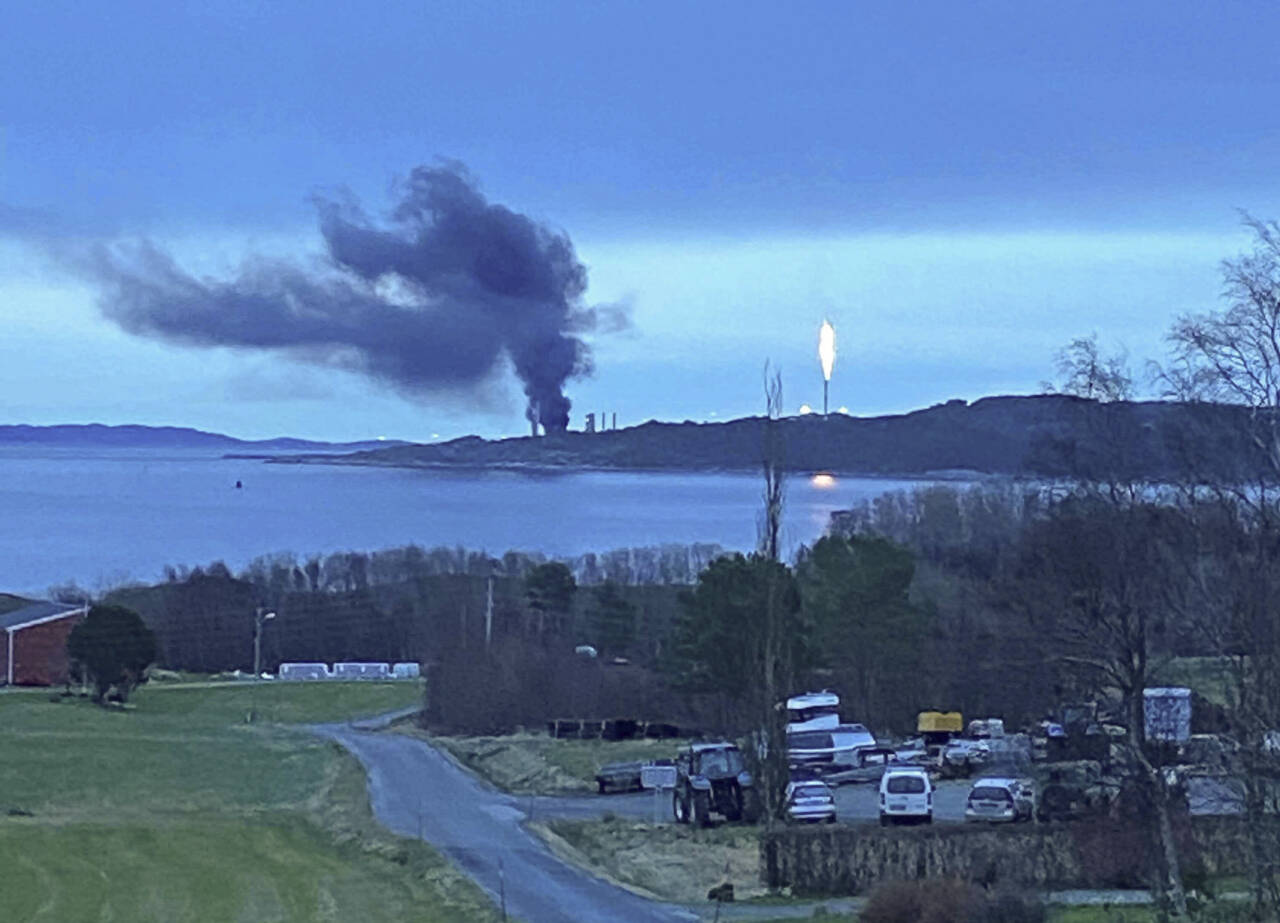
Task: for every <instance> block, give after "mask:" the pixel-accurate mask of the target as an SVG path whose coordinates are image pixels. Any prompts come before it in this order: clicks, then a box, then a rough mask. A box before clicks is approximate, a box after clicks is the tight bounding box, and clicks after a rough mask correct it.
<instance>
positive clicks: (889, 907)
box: [858, 878, 1048, 923]
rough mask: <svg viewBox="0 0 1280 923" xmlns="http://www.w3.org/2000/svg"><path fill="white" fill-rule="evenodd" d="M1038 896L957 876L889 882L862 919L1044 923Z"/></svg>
mask: <svg viewBox="0 0 1280 923" xmlns="http://www.w3.org/2000/svg"><path fill="white" fill-rule="evenodd" d="M1047 914H1048V912H1047V911H1046V909H1045V906H1044V904H1043V903H1041V902H1040V901H1039V900H1038V899H1037V898H1035V897H1029V896H1026V895H1022V894H1018V893H1016V892H1013V891H998V892H991V893H989V892H986V891H983V890H982V889H981V888H978V887H976V886H974V885H970V884H966V883H965V882H963V881H960V880H959V879H955V878H926V879H921V880H918V881H893V882H887V883H886V884H883V885H881V886H880V887H878V888H876V889H875V891H873V892H872V893H871V897H870V899H869V900H868V901H867V906H866V909H865V910H863V911H862V915H861V916H860V917H858V919H859V921H860V923H1045V920H1046V919H1047Z"/></svg>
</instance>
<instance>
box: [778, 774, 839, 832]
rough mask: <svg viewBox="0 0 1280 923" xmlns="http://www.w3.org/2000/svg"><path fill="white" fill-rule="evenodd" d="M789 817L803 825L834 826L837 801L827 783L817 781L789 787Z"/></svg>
mask: <svg viewBox="0 0 1280 923" xmlns="http://www.w3.org/2000/svg"><path fill="white" fill-rule="evenodd" d="M787 817H788V819H790V820H793V821H797V822H802V823H814V824H818V823H822V824H834V823H835V822H836V799H835V796H834V795H833V794H832V793H831V789H830V787H828V785H827V783H825V782H820V781H817V780H810V781H806V782H792V783H791V784H789V785H788V786H787Z"/></svg>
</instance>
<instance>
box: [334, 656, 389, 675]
mask: <svg viewBox="0 0 1280 923" xmlns="http://www.w3.org/2000/svg"><path fill="white" fill-rule="evenodd" d="M389 676H391V664H389V663H366V662H363V661H354V660H348V661H346V662H344V663H335V664H334V665H333V677H334V679H387V678H388V677H389Z"/></svg>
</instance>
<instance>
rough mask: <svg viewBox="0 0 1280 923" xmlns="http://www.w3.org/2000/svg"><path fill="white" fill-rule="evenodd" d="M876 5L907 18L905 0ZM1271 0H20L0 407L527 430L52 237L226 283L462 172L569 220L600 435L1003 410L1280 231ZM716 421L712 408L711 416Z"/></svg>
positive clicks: (184, 419)
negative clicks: (144, 322)
mask: <svg viewBox="0 0 1280 923" xmlns="http://www.w3.org/2000/svg"><path fill="white" fill-rule="evenodd" d="M900 7H909V8H908V9H901V8H900ZM1278 20H1280V8H1276V7H1274V5H1271V4H1264V3H1223V4H1214V5H1209V4H1202V3H1178V2H1164V3H1159V4H1156V3H1129V4H1124V5H1116V4H1110V3H1073V4H1058V5H1052V6H1051V5H1049V4H1039V3H1031V4H1028V3H1025V2H1024V3H1002V4H994V3H970V4H955V3H936V4H934V3H924V4H910V5H900V4H870V3H849V2H843V3H834V2H833V3H798V4H789V5H785V6H784V5H782V4H755V3H742V2H735V3H713V2H706V3H695V4H689V3H652V2H649V3H607V4H594V3H574V4H570V3H557V2H549V0H548V2H539V3H523V4H516V3H501V4H500V3H483V2H467V3H449V4H445V3H403V4H397V3H384V4H379V5H377V6H376V8H369V7H357V5H355V4H328V3H323V2H309V3H296V4H292V3H277V4H258V3H248V2H243V3H240V2H228V3H174V2H168V3H154V4H150V3H145V4H144V3H130V2H121V3H117V4H112V5H87V4H71V3H45V4H40V5H31V6H29V7H28V8H27V9H25V10H23V11H22V12H19V13H15V14H11V15H10V16H8V17H7V19H6V27H5V29H4V30H2V31H0V61H3V62H4V63H3V64H0V342H2V343H4V344H5V349H4V353H5V356H6V360H5V362H4V363H2V364H0V389H2V391H3V393H4V394H5V401H4V403H3V405H0V407H2V408H3V409H0V422H30V423H56V422H83V421H89V420H99V421H103V422H141V423H155V424H178V425H190V426H197V427H200V428H205V429H215V430H221V431H226V432H231V433H233V434H236V435H243V436H268V435H276V434H283V433H288V434H293V435H301V436H313V437H322V438H323V437H328V438H360V437H367V436H373V435H382V434H385V435H392V436H400V437H406V438H431V437H432V435H433V434H439V435H440V436H441V437H444V436H456V435H461V434H464V433H467V432H479V433H481V434H484V435H499V434H507V433H510V434H519V433H522V432H524V431H525V428H526V425H525V423H524V420H523V400H522V397H521V394H520V389H519V386H518V384H517V383H516V382H515V381H514V379H513V378H512V377H511V376H510V375H500V376H498V377H497V378H496V379H494V380H492V381H490V382H488V383H487V384H486V385H485V386H483V387H481V388H479V389H477V390H476V391H472V392H466V393H450V394H442V395H439V396H438V397H434V398H428V399H423V400H416V401H412V400H407V399H405V398H404V397H402V396H399V395H397V394H395V393H392V392H389V391H387V390H386V389H384V388H381V387H379V386H377V385H374V384H371V383H369V382H367V381H365V380H363V379H361V378H360V377H358V376H356V375H354V374H351V373H346V372H340V371H335V370H332V369H322V368H317V367H314V366H308V365H304V364H300V363H298V362H296V361H293V360H291V359H288V358H286V357H282V356H279V355H272V354H269V353H254V352H234V351H230V350H219V349H213V350H210V349H202V350H200V349H191V348H180V347H177V346H173V345H170V344H166V343H161V342H157V341H152V340H145V339H139V338H136V337H133V336H131V335H129V334H126V333H124V332H122V331H120V330H119V329H118V328H116V327H115V326H113V325H112V324H111V323H109V322H108V321H106V320H104V319H103V318H102V317H101V316H100V314H99V312H98V309H97V307H96V304H95V293H94V292H93V290H91V289H90V288H88V287H87V286H86V284H85V283H84V282H83V281H82V280H80V279H77V278H74V277H71V276H68V275H67V274H66V271H65V269H63V268H62V267H61V266H60V265H59V264H58V263H56V262H54V261H52V260H50V259H49V258H48V253H49V251H50V248H51V247H52V248H54V249H57V248H61V247H65V246H66V245H67V244H68V242H71V243H72V244H78V243H83V242H84V241H90V240H97V239H108V238H109V239H118V238H139V237H146V238H149V239H151V240H153V241H156V242H158V243H160V244H162V245H163V246H165V247H166V248H168V249H170V250H172V251H173V252H174V253H175V255H176V256H177V257H178V258H179V259H180V260H181V261H182V263H183V265H184V266H186V267H188V268H189V269H191V270H192V271H193V272H197V273H201V274H207V275H210V276H213V277H223V276H226V275H229V274H230V273H232V272H234V270H235V268H236V266H237V265H238V264H239V262H240V260H241V259H242V258H244V257H245V256H248V255H251V254H261V253H268V254H272V255H277V256H282V257H285V258H289V259H294V260H308V259H312V258H313V257H314V255H315V254H317V253H319V251H320V241H319V239H318V235H317V233H316V220H315V210H314V207H313V204H312V198H313V196H314V195H316V194H317V193H322V194H329V195H333V194H342V193H341V191H342V190H347V191H349V193H350V194H352V195H354V196H357V197H358V198H359V199H360V200H362V201H363V202H364V203H365V205H366V207H367V208H368V209H369V210H370V211H374V212H377V211H379V210H380V209H381V208H383V207H384V206H385V205H387V204H389V202H390V200H391V196H390V190H391V187H392V183H393V181H394V180H395V179H396V178H397V177H403V176H404V175H406V174H407V173H408V171H409V170H410V169H411V168H412V167H413V166H415V165H417V164H420V163H430V162H432V161H433V160H434V159H435V158H437V157H448V158H456V159H457V160H460V161H462V162H464V163H465V164H466V165H467V166H468V167H469V169H470V171H471V172H472V174H473V175H474V176H475V177H476V178H477V180H478V182H479V184H480V186H481V188H482V190H483V191H484V193H485V194H486V195H487V196H489V197H490V199H492V200H493V201H496V202H500V203H503V204H505V205H507V206H509V207H511V208H513V209H516V210H518V211H522V212H525V213H527V214H529V215H531V216H532V217H534V218H536V219H538V220H539V221H543V222H546V223H548V224H550V225H552V226H554V227H558V228H562V229H563V230H565V231H566V232H567V233H568V234H569V235H570V236H571V237H572V239H573V242H574V244H575V246H576V247H577V250H578V254H579V256H580V257H581V258H582V260H583V262H584V263H586V265H587V266H588V269H589V272H590V282H591V285H590V289H589V291H588V296H587V297H588V300H589V301H614V300H625V301H627V302H628V303H629V304H630V305H631V310H632V320H633V326H632V329H631V330H630V331H628V332H627V333H624V334H615V335H608V336H605V335H601V336H598V337H596V339H595V342H594V348H595V358H596V366H597V371H596V374H595V376H594V377H593V378H591V379H589V380H583V381H576V382H571V383H570V385H569V389H568V393H569V396H570V397H571V398H572V399H573V400H574V403H575V416H574V421H573V425H574V426H575V427H576V426H579V425H580V423H581V418H580V416H579V413H580V412H585V411H588V410H609V411H615V410H616V411H617V412H618V416H619V422H620V423H635V422H640V421H643V420H645V419H648V418H653V417H656V418H661V419H685V418H692V419H712V418H717V419H720V418H726V417H731V416H736V415H740V414H744V413H753V412H758V411H759V408H760V406H761V404H762V402H763V398H762V394H761V385H760V371H761V367H762V365H763V363H764V361H765V360H766V359H770V360H772V361H773V362H774V363H775V364H776V365H778V366H780V367H781V369H782V372H783V375H784V385H785V391H786V399H787V403H788V405H789V406H791V407H792V408H793V409H794V408H795V407H797V406H798V405H799V404H800V403H801V402H803V401H810V402H813V401H819V400H820V399H821V381H820V378H819V376H818V371H817V362H816V357H815V355H814V350H815V348H816V331H817V327H818V325H819V324H820V323H821V321H822V318H823V317H824V316H830V317H831V318H832V319H833V321H834V322H835V323H836V327H837V335H838V338H839V347H840V358H839V359H838V361H837V366H836V374H835V377H834V378H833V382H832V400H833V404H836V405H840V404H843V405H847V406H849V407H850V409H851V410H852V411H853V412H856V413H880V412H893V411H901V410H907V409H911V408H913V407H918V406H926V405H928V404H931V403H935V402H938V401H943V400H947V399H949V398H953V397H965V398H976V397H979V396H982V395H984V394H993V393H1011V392H1013V393H1019V392H1022V393H1025V392H1031V391H1034V390H1036V389H1037V386H1038V384H1039V383H1040V381H1042V380H1044V379H1046V378H1049V377H1051V375H1052V359H1053V354H1054V352H1055V350H1056V349H1057V348H1059V347H1060V346H1061V345H1063V344H1064V343H1065V342H1066V341H1067V340H1069V339H1071V338H1072V337H1074V336H1077V335H1081V334H1087V333H1089V332H1090V331H1093V330H1096V331H1097V332H1098V333H1099V335H1100V338H1101V339H1102V341H1103V343H1104V344H1107V345H1111V346H1114V345H1120V344H1122V345H1123V346H1125V347H1127V348H1128V350H1129V351H1130V353H1131V355H1132V356H1133V357H1134V359H1135V360H1136V361H1139V362H1140V361H1141V360H1143V359H1145V358H1147V357H1153V356H1158V355H1159V352H1160V349H1161V343H1160V336H1161V333H1162V331H1163V330H1164V329H1165V328H1166V327H1167V326H1168V324H1169V321H1170V320H1171V319H1172V318H1173V317H1174V315H1176V314H1178V313H1180V312H1184V311H1193V310H1204V309H1208V308H1212V307H1214V306H1215V305H1216V304H1217V298H1218V291H1219V288H1220V276H1219V270H1218V264H1219V262H1220V260H1221V259H1223V258H1224V257H1230V256H1233V255H1234V254H1236V253H1237V252H1239V251H1240V250H1241V249H1242V248H1243V247H1244V246H1246V245H1247V242H1248V239H1247V235H1245V234H1244V233H1243V232H1242V231H1241V229H1240V227H1239V221H1238V216H1237V213H1236V209H1238V208H1244V209H1248V210H1249V211H1251V212H1253V213H1254V214H1256V215H1258V216H1259V217H1276V216H1277V215H1280V207H1277V206H1278V199H1280V179H1277V173H1276V171H1275V169H1274V163H1275V158H1276V153H1277V151H1278V150H1280V110H1278V109H1277V107H1276V105H1275V102H1276V100H1277V99H1278V98H1280V93H1278V92H1277V91H1278V90H1280V87H1278V86H1277V81H1278V78H1277V75H1276V71H1275V68H1274V67H1273V66H1272V60H1273V57H1274V55H1273V48H1272V42H1273V37H1274V35H1275V34H1276V32H1277V27H1278V26H1280V21H1278ZM713 414H714V417H713V416H712V415H713Z"/></svg>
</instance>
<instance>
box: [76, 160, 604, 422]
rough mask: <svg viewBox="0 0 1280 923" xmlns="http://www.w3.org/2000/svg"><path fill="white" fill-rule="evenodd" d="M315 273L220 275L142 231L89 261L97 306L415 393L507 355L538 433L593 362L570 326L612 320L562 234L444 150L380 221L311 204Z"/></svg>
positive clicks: (455, 381)
mask: <svg viewBox="0 0 1280 923" xmlns="http://www.w3.org/2000/svg"><path fill="white" fill-rule="evenodd" d="M319 212H320V231H321V234H322V236H323V237H324V241H325V245H326V249H327V259H326V260H325V264H324V265H323V266H322V267H320V268H318V269H315V270H304V269H302V268H300V267H298V266H297V265H294V264H290V263H283V262H279V261H268V260H263V259H251V260H249V261H247V262H246V264H245V265H244V267H242V269H241V271H240V273H239V274H238V275H237V276H236V277H235V278H234V279H231V280H215V279H203V278H196V277H195V276H192V275H190V274H189V273H187V272H185V271H183V270H182V269H181V267H179V266H178V265H177V263H176V262H175V261H174V260H173V258H172V257H170V256H169V255H168V254H166V253H165V252H163V251H162V250H160V249H159V248H157V247H155V246H154V245H152V244H149V243H141V244H136V245H132V246H120V245H116V246H101V247H99V248H97V250H95V251H94V253H93V255H92V257H91V258H90V259H89V260H88V261H87V265H88V269H89V271H90V274H91V277H92V278H93V279H94V280H95V281H96V282H97V283H98V285H99V287H100V290H101V306H102V310H103V312H104V313H105V314H106V316H107V317H109V318H111V319H113V320H114V321H116V322H117V323H119V324H120V325H121V326H122V327H123V328H124V329H126V330H128V331H130V332H132V333H135V334H140V335H144V336H152V337H158V338H160V339H164V340H168V341H170V342H175V343H180V344H184V345H191V346H223V347H232V348H242V349H263V350H275V351H280V352H283V353H286V354H288V355H290V356H291V357H293V358H297V359H301V360H304V361H309V362H313V363H317V364H322V365H329V366H337V367H341V368H345V369H349V370H353V371H357V372H360V373H362V374H365V375H368V376H369V377H371V378H374V379H376V380H378V381H380V382H383V383H385V384H389V385H391V386H392V387H394V388H396V389H397V390H399V391H401V392H403V393H405V394H408V395H410V396H413V397H425V396H429V395H432V394H438V393H440V392H448V391H457V390H460V389H461V390H465V389H468V388H472V387H475V386H477V385H478V384H480V383H481V382H482V381H485V380H486V379H488V378H490V377H491V376H492V375H493V374H494V373H495V371H496V370H497V368H498V367H499V364H500V360H501V358H502V357H503V356H504V355H505V356H507V357H509V358H510V361H511V363H512V365H513V367H514V368H515V372H516V374H517V375H518V376H519V378H520V381H521V383H522V384H523V386H524V392H525V395H526V397H527V398H528V404H527V408H526V411H525V414H526V416H527V417H528V418H529V419H530V420H531V421H533V422H535V423H541V424H542V426H543V427H544V428H545V429H546V430H547V431H548V432H555V431H562V430H564V429H565V428H566V427H567V426H568V424H569V407H570V403H569V399H568V398H566V397H565V395H564V386H565V383H566V382H567V381H568V380H569V379H571V378H576V377H580V376H583V375H587V374H590V372H591V353H590V348H589V347H588V346H587V344H586V343H585V342H583V340H582V339H581V337H580V336H579V334H581V333H583V332H587V331H590V330H593V329H596V328H597V327H599V326H604V327H606V328H608V329H617V328H618V327H621V326H623V325H625V323H626V317H625V312H624V311H623V310H622V309H620V308H618V307H616V306H598V307H590V306H587V305H585V304H584V303H583V300H582V299H583V296H584V294H585V292H586V288H587V271H586V268H585V267H584V266H583V265H582V264H581V263H580V262H579V261H578V258H577V255H576V254H575V252H574V249H573V244H572V243H571V242H570V240H569V238H568V236H567V235H565V234H564V233H563V232H558V231H554V230H551V229H549V228H547V227H546V226H544V225H541V224H538V223H536V222H535V221H533V220H532V219H530V218H528V217H527V216H525V215H521V214H518V213H516V212H513V211H511V210H510V209H507V208H505V207H503V206H501V205H496V204H493V203H490V202H488V201H487V200H486V199H485V198H484V196H483V195H481V194H480V192H479V191H478V190H477V189H476V187H475V185H474V183H473V182H472V180H471V178H470V176H469V175H468V174H467V172H466V171H465V169H464V168H463V167H462V166H461V165H459V164H455V163H447V164H440V165H436V166H431V167H425V166H424V167H418V168H416V169H415V170H413V172H412V173H411V174H410V176H409V178H408V180H407V181H406V182H404V183H403V184H402V189H401V196H400V201H399V202H398V204H397V205H396V207H395V208H394V210H393V211H392V212H391V214H390V216H389V221H388V222H387V223H386V224H385V225H381V226H380V225H377V224H375V223H373V222H372V221H370V220H369V219H368V218H367V217H366V216H365V215H364V213H363V212H362V211H361V210H360V208H359V207H358V206H357V205H354V204H350V203H343V204H339V203H336V202H330V201H322V202H320V204H319Z"/></svg>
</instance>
